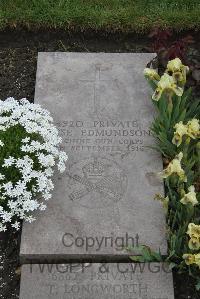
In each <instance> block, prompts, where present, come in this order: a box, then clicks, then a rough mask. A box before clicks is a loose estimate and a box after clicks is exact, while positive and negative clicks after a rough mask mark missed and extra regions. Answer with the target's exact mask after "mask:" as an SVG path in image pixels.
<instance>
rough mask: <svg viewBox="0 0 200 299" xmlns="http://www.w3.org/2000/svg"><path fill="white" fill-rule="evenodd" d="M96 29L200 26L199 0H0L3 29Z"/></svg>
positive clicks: (0, 17)
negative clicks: (8, 27) (24, 27)
mask: <svg viewBox="0 0 200 299" xmlns="http://www.w3.org/2000/svg"><path fill="white" fill-rule="evenodd" d="M7 26H10V27H17V26H26V27H28V28H35V27H36V28H62V29H63V28H64V29H75V30H76V29H79V30H80V29H81V30H87V29H90V28H91V29H95V30H107V31H118V30H120V31H135V32H144V31H148V30H150V29H151V28H152V27H155V26H159V27H160V28H166V27H170V28H173V29H175V30H177V31H180V30H184V29H199V28H200V1H199V0H178V1H177V0H0V29H4V28H6V27H7Z"/></svg>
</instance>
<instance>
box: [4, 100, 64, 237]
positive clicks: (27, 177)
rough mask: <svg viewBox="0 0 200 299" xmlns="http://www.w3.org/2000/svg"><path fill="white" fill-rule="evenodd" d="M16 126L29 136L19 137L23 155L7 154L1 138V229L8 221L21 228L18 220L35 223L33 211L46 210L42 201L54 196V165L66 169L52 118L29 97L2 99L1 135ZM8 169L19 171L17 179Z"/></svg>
mask: <svg viewBox="0 0 200 299" xmlns="http://www.w3.org/2000/svg"><path fill="white" fill-rule="evenodd" d="M15 126H18V127H20V128H22V130H24V129H25V132H26V134H27V137H25V138H23V139H22V140H20V145H19V152H20V155H19V153H18V154H17V155H15V153H13V155H12V156H11V155H10V156H6V141H4V140H0V152H1V153H5V154H4V156H5V158H4V159H3V160H1V165H0V203H1V204H0V231H5V230H6V224H7V223H11V225H12V227H14V228H15V229H19V227H20V223H19V220H26V221H29V222H32V221H34V220H35V218H34V217H33V216H32V215H31V213H32V212H33V211H35V210H41V211H43V210H45V209H46V205H45V204H44V202H43V201H44V200H48V199H50V198H51V191H52V189H53V187H54V186H53V183H52V180H51V177H52V176H53V174H54V167H55V165H57V167H58V170H59V171H60V172H63V171H64V170H65V162H66V161H67V155H66V153H65V152H63V151H60V149H59V146H60V143H61V141H62V140H61V138H60V137H59V136H58V130H57V129H56V127H55V126H54V124H53V119H52V117H51V116H50V113H49V112H48V111H47V110H45V109H43V108H41V106H40V105H38V104H32V103H30V102H29V101H27V100H26V99H21V100H20V101H16V100H15V99H14V98H8V99H6V100H5V101H0V136H2V134H1V133H4V132H5V133H6V131H7V130H8V129H10V128H11V127H15ZM31 134H33V136H39V138H32V137H31V136H32V135H31ZM12 138H13V137H12ZM16 138H17V137H16ZM2 139H3V138H2ZM18 141H19V140H17V142H18ZM4 149H5V150H4ZM3 150H4V151H3ZM4 156H3V157H4ZM35 160H36V162H35ZM2 161H3V162H2ZM35 164H37V165H35ZM9 169H10V170H11V171H12V170H13V169H14V170H15V171H18V173H19V174H20V175H19V180H18V181H14V180H13V181H12V179H11V178H10V176H9V175H6V174H7V173H9ZM11 177H12V176H11Z"/></svg>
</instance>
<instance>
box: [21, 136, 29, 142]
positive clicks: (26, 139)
mask: <svg viewBox="0 0 200 299" xmlns="http://www.w3.org/2000/svg"><path fill="white" fill-rule="evenodd" d="M29 141H30V137H26V138H24V139H22V142H23V143H28V142H29Z"/></svg>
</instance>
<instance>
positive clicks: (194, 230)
mask: <svg viewBox="0 0 200 299" xmlns="http://www.w3.org/2000/svg"><path fill="white" fill-rule="evenodd" d="M187 234H188V235H189V236H190V241H189V244H188V246H189V248H190V249H191V250H199V249H200V225H196V224H194V223H190V224H189V225H188V230H187Z"/></svg>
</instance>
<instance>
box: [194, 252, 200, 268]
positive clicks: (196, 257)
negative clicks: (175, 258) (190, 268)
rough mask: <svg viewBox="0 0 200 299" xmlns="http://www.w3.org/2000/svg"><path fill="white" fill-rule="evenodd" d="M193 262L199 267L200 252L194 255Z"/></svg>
mask: <svg viewBox="0 0 200 299" xmlns="http://www.w3.org/2000/svg"><path fill="white" fill-rule="evenodd" d="M194 259H195V264H196V265H197V266H199V268H200V253H198V254H195V255H194Z"/></svg>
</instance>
